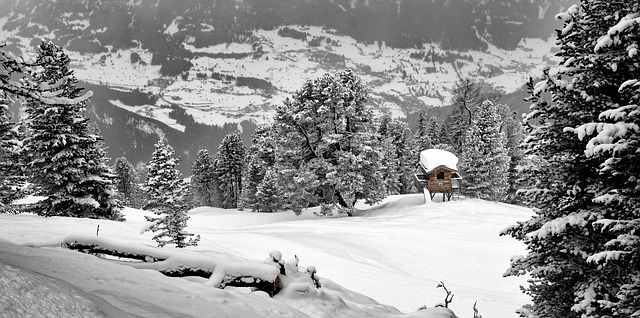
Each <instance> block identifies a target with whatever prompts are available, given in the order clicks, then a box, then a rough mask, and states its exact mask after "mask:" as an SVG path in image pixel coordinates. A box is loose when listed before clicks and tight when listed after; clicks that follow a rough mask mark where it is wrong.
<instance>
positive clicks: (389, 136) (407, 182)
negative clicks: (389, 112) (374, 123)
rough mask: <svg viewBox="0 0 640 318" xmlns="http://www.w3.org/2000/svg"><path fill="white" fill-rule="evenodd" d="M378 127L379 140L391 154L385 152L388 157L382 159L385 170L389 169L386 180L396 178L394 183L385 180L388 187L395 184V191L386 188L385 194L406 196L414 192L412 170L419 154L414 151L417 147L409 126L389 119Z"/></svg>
mask: <svg viewBox="0 0 640 318" xmlns="http://www.w3.org/2000/svg"><path fill="white" fill-rule="evenodd" d="M380 125H381V126H380V128H379V129H378V132H379V134H380V138H381V139H382V142H383V144H384V145H385V147H390V149H389V150H390V152H392V153H389V152H386V151H385V153H386V155H387V156H388V157H384V159H383V160H384V161H385V165H387V169H388V170H389V169H390V170H389V171H387V174H388V176H387V178H396V180H395V181H396V182H393V181H391V180H389V181H387V180H385V184H387V185H388V186H390V187H393V186H394V184H397V189H395V187H394V188H387V193H389V194H406V193H412V192H415V186H414V184H413V178H414V177H413V169H414V166H415V165H416V163H417V162H418V156H417V154H418V153H420V152H419V151H418V150H416V148H417V147H416V144H415V141H414V139H413V136H412V135H411V130H410V129H409V126H408V125H407V123H405V122H403V121H400V120H397V119H391V118H390V117H389V119H388V120H382V121H381V124H380ZM382 125H384V126H382ZM425 136H426V135H425ZM427 138H428V137H427ZM418 149H420V148H418ZM427 149H428V148H427Z"/></svg>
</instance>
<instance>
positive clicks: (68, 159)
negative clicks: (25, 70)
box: [23, 42, 121, 219]
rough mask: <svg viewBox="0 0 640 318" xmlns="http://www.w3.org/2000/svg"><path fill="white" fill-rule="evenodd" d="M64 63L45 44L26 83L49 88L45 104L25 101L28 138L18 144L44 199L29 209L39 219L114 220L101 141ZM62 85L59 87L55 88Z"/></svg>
mask: <svg viewBox="0 0 640 318" xmlns="http://www.w3.org/2000/svg"><path fill="white" fill-rule="evenodd" d="M69 63H70V59H69V57H68V56H67V55H66V54H65V53H64V52H63V51H62V49H61V48H60V47H58V46H56V45H54V44H52V43H51V42H46V43H42V44H41V45H40V46H38V48H37V58H36V61H35V64H37V65H41V66H42V68H40V69H37V70H35V71H33V72H32V74H31V77H30V81H33V82H34V83H40V87H45V88H46V87H55V89H56V91H55V92H53V94H56V95H57V96H60V97H63V98H62V99H60V98H55V97H49V100H46V102H44V101H42V100H41V99H35V98H31V99H29V100H28V102H27V109H26V112H27V114H28V117H27V119H26V123H27V127H28V129H29V135H28V136H27V137H26V138H25V140H24V151H23V154H24V155H25V157H26V159H27V167H28V174H29V179H30V182H31V183H33V184H35V185H36V186H37V189H38V190H37V193H36V194H38V195H41V196H45V197H47V198H46V199H45V200H43V201H40V202H39V203H37V205H36V206H35V207H34V212H36V213H38V214H40V215H45V216H53V215H64V216H75V217H104V218H109V219H118V218H120V210H121V205H120V203H119V202H118V201H117V200H116V191H115V188H114V185H113V174H112V173H111V172H110V169H109V167H108V166H107V164H106V156H105V152H104V150H103V149H102V143H101V141H102V138H101V137H100V136H99V135H97V134H96V133H92V132H91V129H90V127H89V124H88V121H89V119H88V118H87V117H85V115H84V113H85V109H86V102H87V101H86V98H85V97H83V96H86V95H81V91H82V88H78V87H76V83H77V79H76V78H75V76H74V75H73V71H72V70H70V69H69ZM60 82H62V83H63V84H59V83H60Z"/></svg>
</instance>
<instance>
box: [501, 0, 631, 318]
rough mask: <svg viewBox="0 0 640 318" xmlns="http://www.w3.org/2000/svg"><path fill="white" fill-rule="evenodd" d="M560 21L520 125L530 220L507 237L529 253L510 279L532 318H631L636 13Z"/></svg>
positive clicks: (599, 9) (514, 265)
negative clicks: (551, 63)
mask: <svg viewBox="0 0 640 318" xmlns="http://www.w3.org/2000/svg"><path fill="white" fill-rule="evenodd" d="M557 18H558V19H560V20H563V21H564V28H563V29H562V30H559V31H558V44H559V46H560V51H559V52H558V53H557V56H558V57H559V58H560V59H561V61H560V66H559V67H558V68H557V72H553V73H552V72H550V71H549V70H547V71H545V73H544V80H543V81H541V82H539V83H537V84H536V85H534V84H533V83H530V90H531V92H532V97H531V99H532V101H533V102H534V104H533V105H532V110H533V112H532V113H531V114H529V115H528V117H527V118H526V125H527V131H528V133H529V135H528V136H527V138H526V140H525V143H524V145H525V155H527V156H535V157H537V158H539V161H540V163H541V164H540V165H539V166H531V165H528V166H527V169H526V170H525V172H526V173H529V175H530V176H531V178H530V179H529V180H528V181H529V183H528V188H527V189H526V191H524V192H523V194H524V199H525V201H526V203H527V204H529V205H532V206H534V207H536V208H537V209H536V210H535V211H536V215H535V216H534V217H533V218H531V219H530V220H527V221H524V222H519V223H518V224H516V225H514V226H512V227H510V228H508V229H507V230H506V231H504V233H505V234H511V235H512V236H514V237H516V238H517V239H519V240H522V241H524V242H525V243H526V244H527V249H528V251H529V253H528V254H527V255H526V256H524V257H517V258H514V259H512V262H511V268H510V270H509V272H508V274H510V275H523V274H525V273H528V274H529V275H530V277H531V278H530V279H529V286H527V287H526V289H525V291H526V292H527V293H528V294H530V295H531V296H532V300H533V306H532V312H533V314H534V315H536V316H538V317H569V318H571V317H638V316H639V315H640V312H639V311H638V308H640V289H639V288H638V286H640V237H639V235H640V186H639V183H638V180H640V167H639V165H638V162H640V158H639V156H640V148H639V146H640V142H639V139H640V138H639V135H640V128H638V127H640V109H639V106H638V105H640V91H639V87H638V85H637V83H638V79H640V68H639V67H638V45H639V44H640V23H639V20H638V19H639V18H640V3H639V2H637V1H604V0H591V1H586V0H584V1H581V5H574V6H571V7H570V8H569V9H568V10H567V11H566V12H564V13H561V14H558V16H557ZM551 74H554V75H551ZM543 92H547V93H549V94H550V95H551V97H552V100H551V102H548V101H545V100H544V99H543V98H542V96H543V95H542V94H543Z"/></svg>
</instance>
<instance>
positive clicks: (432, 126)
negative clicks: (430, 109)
mask: <svg viewBox="0 0 640 318" xmlns="http://www.w3.org/2000/svg"><path fill="white" fill-rule="evenodd" d="M441 134H442V130H441V125H440V122H438V117H436V116H435V115H434V116H431V117H429V120H428V121H427V136H429V139H430V140H431V144H432V147H433V145H437V144H439V143H441V140H440V139H441ZM423 150H425V149H423Z"/></svg>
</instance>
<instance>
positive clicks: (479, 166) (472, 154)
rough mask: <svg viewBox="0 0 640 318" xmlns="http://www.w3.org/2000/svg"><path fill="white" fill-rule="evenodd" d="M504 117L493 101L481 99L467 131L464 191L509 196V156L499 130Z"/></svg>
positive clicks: (498, 197) (500, 197)
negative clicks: (501, 116)
mask: <svg viewBox="0 0 640 318" xmlns="http://www.w3.org/2000/svg"><path fill="white" fill-rule="evenodd" d="M500 126H501V120H500V115H499V114H498V113H497V109H496V106H495V104H494V103H493V102H491V101H489V100H487V101H484V102H482V104H481V105H480V106H479V107H478V109H477V111H476V116H475V118H474V119H473V120H472V122H471V126H470V127H469V130H468V131H467V133H466V134H465V136H466V137H465V138H466V139H465V142H464V144H463V148H464V151H463V156H462V160H461V161H462V162H461V166H462V172H463V175H464V176H465V187H464V192H465V193H466V194H467V195H469V196H471V197H476V198H480V199H485V200H491V201H500V200H503V199H504V198H505V197H506V193H507V188H508V184H507V176H508V167H509V157H508V156H507V149H506V148H505V147H504V145H503V141H504V137H503V135H502V134H501V133H500Z"/></svg>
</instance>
